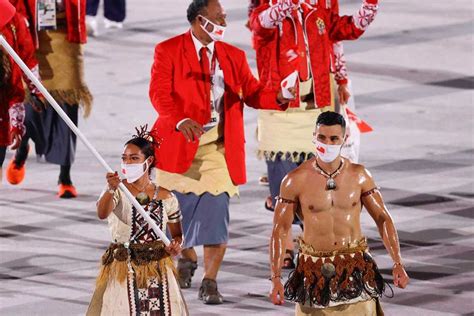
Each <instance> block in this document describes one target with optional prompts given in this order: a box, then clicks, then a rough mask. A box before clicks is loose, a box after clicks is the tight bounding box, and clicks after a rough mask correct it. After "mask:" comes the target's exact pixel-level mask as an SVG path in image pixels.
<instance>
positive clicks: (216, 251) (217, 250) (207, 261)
mask: <svg viewBox="0 0 474 316" xmlns="http://www.w3.org/2000/svg"><path fill="white" fill-rule="evenodd" d="M226 249H227V244H220V245H205V246H204V277H203V279H211V280H216V279H217V273H218V272H219V269H220V267H221V264H222V260H224V254H225V251H226Z"/></svg>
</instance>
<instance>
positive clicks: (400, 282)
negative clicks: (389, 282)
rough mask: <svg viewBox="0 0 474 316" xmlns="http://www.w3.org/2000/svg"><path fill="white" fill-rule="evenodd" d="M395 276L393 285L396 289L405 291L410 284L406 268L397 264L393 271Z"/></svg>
mask: <svg viewBox="0 0 474 316" xmlns="http://www.w3.org/2000/svg"><path fill="white" fill-rule="evenodd" d="M392 275H393V284H395V286H396V287H399V288H401V289H404V288H405V287H406V286H407V284H408V282H410V278H409V277H408V274H407V272H406V271H405V267H403V265H401V264H395V265H394V267H393V271H392Z"/></svg>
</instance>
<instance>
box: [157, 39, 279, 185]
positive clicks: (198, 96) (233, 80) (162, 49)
mask: <svg viewBox="0 0 474 316" xmlns="http://www.w3.org/2000/svg"><path fill="white" fill-rule="evenodd" d="M215 53H216V54H217V59H218V61H219V65H220V67H221V69H222V71H223V72H224V81H225V93H224V146H225V158H226V162H227V167H228V169H229V173H230V177H231V179H232V181H233V182H234V184H235V185H239V184H244V183H245V182H246V172H245V146H244V144H245V136H244V120H243V109H244V103H246V104H247V105H249V106H251V107H253V108H257V109H275V110H280V109H281V108H280V107H279V106H278V105H276V102H275V100H276V97H277V94H276V93H275V92H272V91H270V90H264V89H263V86H262V85H260V83H259V81H257V79H255V78H254V76H253V75H252V72H251V71H250V68H249V66H248V64H247V59H246V56H245V53H244V52H243V51H242V50H240V49H238V48H236V47H234V46H232V45H229V44H226V43H223V42H216V43H215ZM206 90H207V89H205V83H204V81H203V80H202V71H201V65H200V63H199V60H198V56H197V53H196V49H195V46H194V43H193V41H192V38H191V32H190V31H188V32H186V33H184V34H181V35H178V36H176V37H174V38H171V39H168V40H166V41H164V42H162V43H160V44H158V45H157V46H156V48H155V61H154V64H153V67H152V70H151V82H150V99H151V102H152V103H153V106H154V107H155V109H156V110H157V111H158V115H159V117H158V119H157V121H156V122H155V125H154V128H153V130H154V133H155V135H156V136H157V137H159V138H161V139H162V144H161V146H160V148H159V149H157V150H156V159H157V165H158V168H159V169H162V170H165V171H168V172H174V173H185V172H186V171H187V170H188V169H189V167H190V166H191V164H192V161H193V159H194V156H195V154H196V151H197V149H198V145H199V144H198V142H194V143H188V142H187V141H186V139H185V138H184V136H183V135H182V133H181V132H179V131H177V130H176V124H177V123H178V122H179V121H181V120H182V119H184V118H191V119H193V120H194V121H196V122H198V123H199V124H202V125H204V124H206V123H208V122H209V120H210V117H211V111H210V106H209V103H208V101H206V100H207V99H208V98H209V91H206Z"/></svg>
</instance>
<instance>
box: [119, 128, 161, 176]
mask: <svg viewBox="0 0 474 316" xmlns="http://www.w3.org/2000/svg"><path fill="white" fill-rule="evenodd" d="M147 129H148V125H144V126H140V128H137V127H135V131H136V132H137V134H136V135H133V136H132V139H130V140H129V141H127V142H126V143H125V145H124V146H127V145H129V144H132V145H135V146H137V147H138V148H140V151H141V152H142V153H143V155H145V159H148V158H150V157H153V162H152V163H151V165H150V168H149V169H148V172H149V173H150V172H151V169H153V168H154V167H155V165H156V158H155V149H157V148H158V147H160V142H159V141H156V140H155V139H154V137H153V136H152V135H151V133H150V132H148V131H147Z"/></svg>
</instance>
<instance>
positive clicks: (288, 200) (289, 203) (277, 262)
mask: <svg viewBox="0 0 474 316" xmlns="http://www.w3.org/2000/svg"><path fill="white" fill-rule="evenodd" d="M292 177H294V175H292V173H290V174H288V175H287V176H286V177H285V178H284V179H283V181H282V183H281V186H280V196H279V197H278V199H277V203H276V206H275V214H274V216H273V231H272V237H271V239H270V265H271V281H272V292H271V294H270V298H271V300H272V302H273V304H276V305H280V304H283V302H284V293H283V285H282V283H281V267H282V265H283V260H284V257H285V256H284V255H285V251H286V244H285V242H286V239H287V235H288V232H289V230H290V229H291V224H292V223H293V218H294V215H295V211H296V207H297V205H298V200H297V199H298V194H297V186H296V184H295V181H294V179H292Z"/></svg>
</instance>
